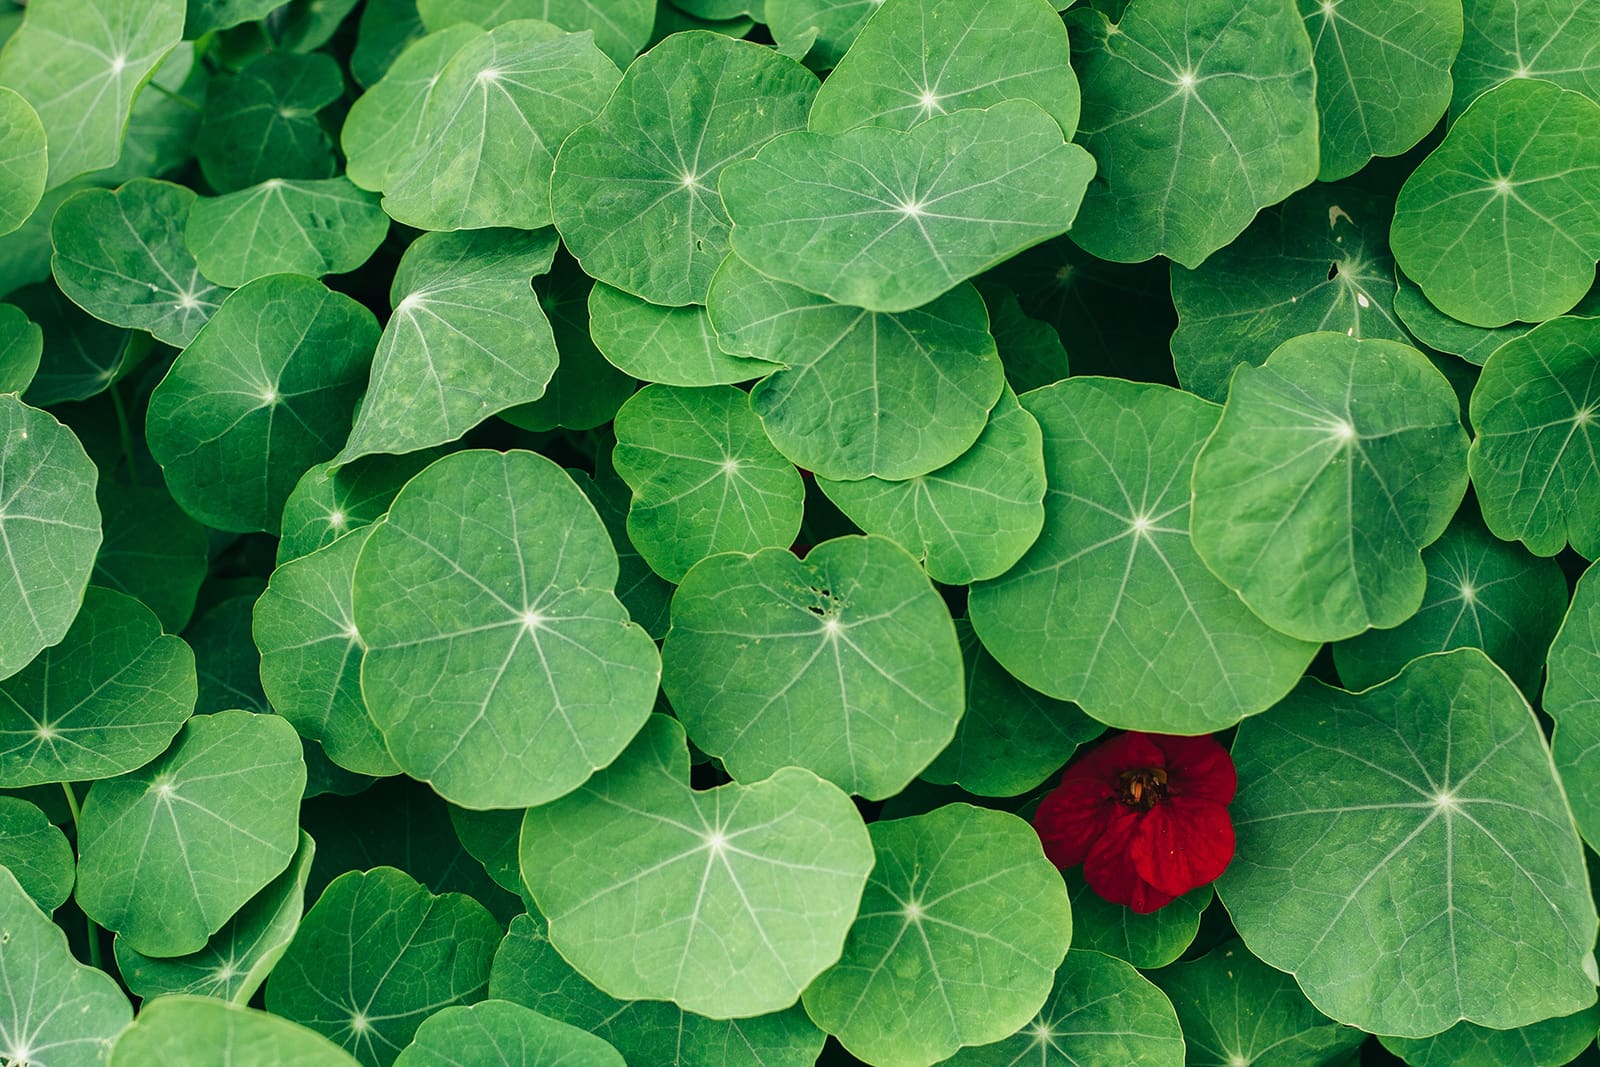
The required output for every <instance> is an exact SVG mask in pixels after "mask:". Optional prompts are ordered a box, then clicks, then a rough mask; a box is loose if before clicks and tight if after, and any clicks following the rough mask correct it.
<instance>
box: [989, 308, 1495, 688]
mask: <svg viewBox="0 0 1600 1067" xmlns="http://www.w3.org/2000/svg"><path fill="white" fill-rule="evenodd" d="M1466 445H1467V436H1466V431H1465V430H1464V429H1463V428H1462V426H1461V415H1460V405H1459V402H1458V401H1457V400H1456V395H1455V391H1454V390H1453V389H1452V388H1451V387H1450V383H1449V382H1448V381H1447V380H1446V379H1445V377H1444V375H1442V374H1440V373H1439V372H1438V371H1437V370H1435V369H1434V368H1433V365H1432V364H1430V363H1429V362H1428V361H1427V359H1426V357H1424V356H1423V355H1422V353H1420V352H1418V351H1417V350H1416V349H1414V348H1410V347H1407V346H1406V345H1402V344H1397V343H1395V342H1393V341H1360V340H1355V339H1353V338H1350V337H1346V336H1345V335H1343V334H1337V333H1314V334H1307V335H1305V336H1303V337H1299V338H1295V339H1294V340H1291V341H1286V342H1285V343H1284V344H1282V345H1280V346H1279V347H1278V349H1277V350H1276V351H1275V352H1273V354H1272V355H1271V356H1270V357H1269V358H1268V359H1267V362H1266V363H1265V364H1264V365H1263V366H1260V367H1240V368H1239V369H1238V370H1237V371H1236V372H1235V373H1234V376H1233V388H1232V390H1231V391H1230V392H1229V394H1228V405H1227V407H1226V408H1225V409H1224V410H1223V413H1222V421H1221V422H1220V423H1218V424H1217V430H1216V433H1214V434H1213V435H1212V436H1211V438H1210V440H1209V441H1207V442H1206V446H1205V447H1204V448H1203V449H1202V450H1201V452H1200V455H1199V457H1198V458H1197V459H1196V460H1195V467H1194V507H1193V511H1192V514H1191V515H1190V520H1189V525H1190V529H1191V531H1192V534H1193V539H1194V547H1195V550H1196V551H1197V552H1199V554H1200V557H1201V559H1203V560H1205V562H1206V565H1207V566H1208V567H1210V568H1211V569H1212V570H1213V571H1214V572H1215V573H1216V575H1217V577H1219V578H1221V579H1222V581H1223V582H1225V583H1227V584H1228V585H1229V586H1230V587H1232V588H1233V589H1234V590H1236V591H1237V592H1238V594H1239V597H1240V599H1242V600H1243V601H1244V603H1245V604H1246V605H1248V606H1249V608H1250V610H1251V611H1253V612H1255V613H1256V614H1257V615H1259V616H1260V617H1261V618H1262V620H1264V621H1265V622H1266V623H1267V624H1268V625H1270V626H1272V627H1274V628H1276V629H1278V630H1281V631H1283V632H1284V633H1286V634H1291V635H1293V636H1295V637H1298V638H1300V639H1301V640H1305V641H1335V640H1339V639H1342V638H1346V637H1354V636H1355V635H1356V634H1358V633H1360V632H1361V631H1363V630H1365V629H1367V628H1368V627H1374V626H1375V627H1379V628H1386V627H1390V626H1398V625H1399V624H1400V623H1402V622H1404V621H1405V620H1406V619H1409V618H1410V617H1411V616H1412V615H1413V614H1415V613H1416V610H1417V608H1418V607H1419V606H1421V604H1422V597H1423V593H1424V592H1425V590H1426V586H1427V571H1426V569H1425V568H1424V566H1423V564H1422V558H1421V555H1420V553H1421V550H1422V549H1423V548H1425V547H1426V546H1428V545H1430V544H1432V543H1433V542H1434V541H1436V540H1438V538H1439V535H1440V534H1442V533H1444V529H1445V527H1446V526H1447V525H1448V524H1449V522H1450V516H1451V515H1452V514H1454V513H1455V510H1456V505H1458V504H1459V503H1460V502H1461V497H1462V494H1463V493H1464V492H1465V491H1466V479H1465V478H1464V477H1463V475H1464V474H1465V471H1466V463H1465V460H1466ZM979 629H980V632H981V630H982V628H981V627H980V628H979ZM1090 710H1092V709H1090Z"/></svg>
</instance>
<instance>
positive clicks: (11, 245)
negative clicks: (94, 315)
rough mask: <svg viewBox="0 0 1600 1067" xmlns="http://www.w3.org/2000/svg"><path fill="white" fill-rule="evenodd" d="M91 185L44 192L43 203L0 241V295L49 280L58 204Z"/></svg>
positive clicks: (77, 183) (72, 184)
mask: <svg viewBox="0 0 1600 1067" xmlns="http://www.w3.org/2000/svg"><path fill="white" fill-rule="evenodd" d="M93 184H94V183H93V182H91V181H89V180H88V179H87V178H85V179H81V180H79V181H73V182H68V183H66V184H65V185H58V186H56V187H55V188H54V189H46V190H45V194H44V199H42V200H40V201H39V206H38V207H36V208H34V209H33V214H32V215H29V216H28V218H27V220H26V221H25V222H23V224H22V225H21V226H20V227H19V228H18V229H16V230H13V231H12V232H11V233H8V234H6V235H5V236H3V237H0V293H11V292H13V291H14V290H16V289H17V288H19V287H21V286H24V285H27V284H28V283H30V282H36V281H39V280H41V279H43V278H48V277H49V276H50V252H51V248H50V218H51V216H52V215H54V214H55V210H56V208H58V207H60V206H61V202H62V201H63V200H65V199H66V198H67V197H69V196H71V195H72V194H73V193H75V192H77V191H78V190H79V189H83V188H87V187H89V186H90V185H93Z"/></svg>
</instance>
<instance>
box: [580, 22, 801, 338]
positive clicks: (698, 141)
mask: <svg viewBox="0 0 1600 1067" xmlns="http://www.w3.org/2000/svg"><path fill="white" fill-rule="evenodd" d="M816 88H817V79H816V77H815V76H814V75H812V74H811V72H809V71H808V70H806V69H805V68H804V67H802V66H801V65H800V64H798V63H796V62H795V61H794V60H792V59H788V58H786V57H784V56H781V55H778V54H777V53H776V52H774V51H773V50H772V49H770V48H766V47H764V46H762V45H757V44H753V43H751V42H749V41H735V40H732V39H730V38H728V37H724V36H723V35H722V34H720V33H713V32H710V31H694V32H690V33H681V34H674V35H672V36H671V37H669V38H667V39H666V40H665V41H663V42H662V43H661V44H659V45H657V46H656V47H654V48H652V49H651V50H650V51H649V52H646V53H645V54H644V55H643V56H640V57H639V59H638V60H637V61H636V62H634V63H633V65H632V66H630V67H629V68H628V71H627V73H626V74H624V75H623V77H622V83H621V84H620V85H619V86H618V87H617V91H616V93H615V94H613V95H612V97H611V99H610V101H609V102H608V103H607V104H606V105H605V107H604V108H603V109H602V110H601V112H600V114H599V115H598V116H596V118H595V119H594V121H592V122H590V123H588V124H586V125H584V126H580V127H579V128H578V129H577V130H575V131H574V132H573V134H572V136H570V137H568V138H567V140H566V142H565V143H564V144H563V145H562V146H561V153H560V155H559V157H558V158H557V159H556V170H555V179H554V181H553V183H552V185H551V197H552V201H553V207H554V211H555V220H556V228H557V229H559V230H560V231H561V238H562V240H563V241H565V242H566V244H567V247H568V248H569V249H571V250H572V254H573V255H574V256H576V257H577V258H578V261H579V262H581V263H582V264H583V269H584V270H585V271H586V272H588V274H589V275H590V276H592V277H594V278H595V279H597V280H599V281H602V282H605V283H607V284H609V285H613V286H615V287H616V288H618V289H621V290H623V291H625V292H629V293H632V294H633V295H635V296H637V297H641V298H643V299H645V300H648V301H650V302H651V303H653V304H667V305H672V306H677V305H681V304H698V303H702V302H704V301H705V298H706V287H707V286H708V285H709V284H710V283H711V275H712V273H713V272H714V271H715V270H716V269H717V264H719V263H721V262H722V259H723V257H724V256H725V255H726V254H727V251H728V212H727V210H726V209H725V208H724V207H723V203H722V198H721V196H719V195H718V193H717V186H718V179H719V178H720V177H721V175H722V171H723V168H724V167H726V166H728V165H729V164H730V163H732V162H734V161H735V160H740V159H747V158H749V157H750V156H752V155H754V154H755V152H756V150H757V149H758V148H760V147H761V146H762V145H763V144H765V143H767V142H768V141H769V140H771V139H772V138H773V137H776V136H777V135H778V134H781V133H785V132H787V131H790V130H799V129H803V128H804V127H805V119H806V109H807V108H808V107H810V106H811V98H812V95H813V94H814V93H815V92H816Z"/></svg>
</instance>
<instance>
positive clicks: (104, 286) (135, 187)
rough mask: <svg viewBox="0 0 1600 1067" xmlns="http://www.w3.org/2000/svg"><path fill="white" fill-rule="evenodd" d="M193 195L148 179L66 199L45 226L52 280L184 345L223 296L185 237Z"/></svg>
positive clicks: (118, 317)
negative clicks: (51, 251) (51, 246)
mask: <svg viewBox="0 0 1600 1067" xmlns="http://www.w3.org/2000/svg"><path fill="white" fill-rule="evenodd" d="M195 200H196V197H195V194H194V193H193V191H191V190H189V189H187V188H185V187H184V186H181V185H173V184H171V183H170V182H159V181H153V180H150V179H148V178H139V179H135V180H134V181H131V182H128V183H127V184H126V185H124V186H122V187H121V188H120V189H117V190H115V191H112V190H109V189H85V190H83V191H82V192H80V193H77V194H75V195H74V196H72V197H70V198H68V200H67V201H66V202H65V203H63V204H62V205H61V206H60V207H59V208H57V209H56V213H55V218H54V221H53V222H52V223H51V225H50V232H51V239H52V240H53V241H54V243H55V250H56V251H55V258H54V259H53V260H52V261H51V269H52V271H53V272H54V274H55V277H56V284H58V285H59V286H61V291H62V292H63V293H65V294H66V295H67V296H68V297H70V298H71V299H72V300H73V302H74V303H76V304H77V305H78V306H79V307H81V308H83V309H84V310H85V311H87V312H89V314H91V315H93V316H95V318H98V319H101V320H103V321H105V322H109V323H112V324H114V325H117V326H126V327H130V328H132V329H136V330H149V331H150V332H151V333H152V334H154V335H155V336H156V338H157V339H158V340H161V341H165V342H166V343H167V344H170V345H174V346H176V347H178V348H182V347H183V346H185V345H187V344H188V343H189V342H190V341H193V340H194V335H195V334H196V333H198V332H199V331H200V327H202V326H204V325H205V323H206V320H207V319H209V318H210V317H211V315H212V313H214V312H215V311H216V310H217V307H218V305H220V304H221V303H222V298H223V297H225V296H227V295H228V294H227V291H226V290H225V289H222V288H220V287H218V286H215V285H212V284H211V283H210V282H208V281H206V280H205V279H204V278H203V277H201V276H200V268H199V266H198V265H197V264H196V263H195V258H194V255H193V254H192V253H191V252H190V251H189V247H188V245H186V244H185V243H184V225H185V222H186V221H187V219H188V217H189V207H190V205H191V204H193V203H194V202H195Z"/></svg>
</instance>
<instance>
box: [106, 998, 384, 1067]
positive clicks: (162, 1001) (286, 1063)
mask: <svg viewBox="0 0 1600 1067" xmlns="http://www.w3.org/2000/svg"><path fill="white" fill-rule="evenodd" d="M219 1057H220V1058H221V1060H222V1062H224V1063H227V1064H228V1067H357V1061H356V1060H355V1059H353V1058H352V1057H350V1056H349V1055H347V1054H345V1052H344V1051H343V1050H341V1049H340V1048H339V1046H338V1045H335V1044H334V1043H333V1042H331V1041H329V1040H328V1039H327V1038H325V1037H323V1036H322V1035H321V1034H318V1033H315V1032H313V1031H311V1030H307V1029H306V1028H305V1027H303V1026H296V1025H295V1024H294V1023H292V1022H290V1021H289V1020H288V1019H283V1018H280V1017H278V1016H276V1015H269V1014H268V1013H267V1012H264V1011H256V1010H255V1009H253V1008H245V1007H241V1006H239V1005H237V1004H230V1003H228V1002H227V1001H224V1000H218V999H217V998H215V997H195V996H171V997H158V998H157V999H155V1000H153V1001H151V1002H150V1003H149V1004H147V1005H145V1007H144V1010H143V1011H141V1012H139V1018H138V1021H136V1022H135V1023H134V1024H133V1025H132V1026H130V1027H128V1029H126V1030H124V1031H123V1032H122V1035H121V1036H120V1037H118V1038H117V1043H116V1045H115V1047H113V1048H112V1050H111V1062H110V1067H145V1065H147V1064H153V1063H159V1064H161V1067H214V1065H215V1064H216V1063H217V1062H218V1059H219Z"/></svg>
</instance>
